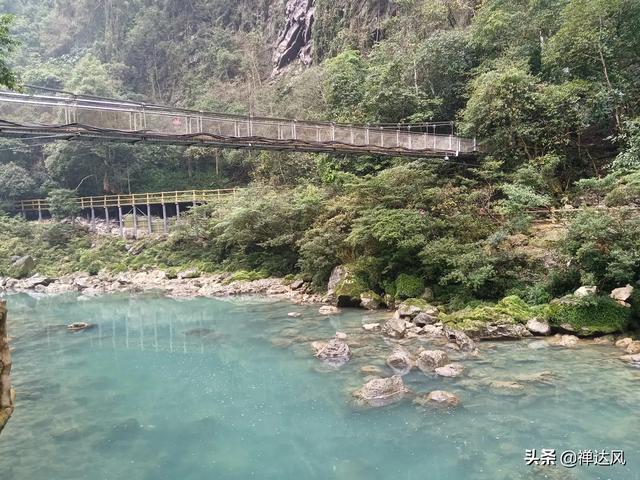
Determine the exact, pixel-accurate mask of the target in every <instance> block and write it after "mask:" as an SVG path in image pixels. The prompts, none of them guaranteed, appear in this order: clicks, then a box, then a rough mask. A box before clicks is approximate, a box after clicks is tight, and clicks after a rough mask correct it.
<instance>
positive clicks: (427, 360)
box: [416, 350, 449, 373]
mask: <svg viewBox="0 0 640 480" xmlns="http://www.w3.org/2000/svg"><path fill="white" fill-rule="evenodd" d="M448 363H449V357H448V355H447V354H446V353H445V352H443V351H442V350H422V351H421V352H420V353H419V354H418V359H417V361H416V366H417V367H418V368H419V369H420V370H422V371H423V372H425V373H430V372H433V371H434V370H435V369H436V368H440V367H444V366H445V365H446V364H448Z"/></svg>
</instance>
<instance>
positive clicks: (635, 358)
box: [620, 354, 640, 367]
mask: <svg viewBox="0 0 640 480" xmlns="http://www.w3.org/2000/svg"><path fill="white" fill-rule="evenodd" d="M620 360H622V361H623V362H626V363H629V364H631V365H633V366H634V367H640V354H635V355H623V356H622V357H620Z"/></svg>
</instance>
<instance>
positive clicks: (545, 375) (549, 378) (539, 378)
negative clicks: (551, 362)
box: [516, 370, 555, 385]
mask: <svg viewBox="0 0 640 480" xmlns="http://www.w3.org/2000/svg"><path fill="white" fill-rule="evenodd" d="M554 380H555V374H554V373H553V372H552V371H549V370H545V371H542V372H535V373H523V374H521V375H518V376H516V381H518V382H522V383H542V384H545V385H550V384H552V383H553V381H554Z"/></svg>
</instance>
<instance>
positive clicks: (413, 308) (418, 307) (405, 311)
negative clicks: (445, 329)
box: [397, 298, 440, 318]
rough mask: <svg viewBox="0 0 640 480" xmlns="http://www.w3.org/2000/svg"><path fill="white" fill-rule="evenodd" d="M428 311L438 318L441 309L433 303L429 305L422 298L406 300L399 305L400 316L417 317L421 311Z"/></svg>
mask: <svg viewBox="0 0 640 480" xmlns="http://www.w3.org/2000/svg"><path fill="white" fill-rule="evenodd" d="M422 312H424V313H426V314H427V315H429V316H430V317H434V318H438V315H439V313H440V312H439V311H438V309H437V308H436V307H434V306H433V305H429V304H428V303H427V302H426V301H424V300H420V299H415V298H412V299H409V300H405V301H404V302H402V303H401V304H400V305H399V306H398V310H397V313H398V316H400V317H411V318H414V317H416V316H417V315H418V314H419V313H422Z"/></svg>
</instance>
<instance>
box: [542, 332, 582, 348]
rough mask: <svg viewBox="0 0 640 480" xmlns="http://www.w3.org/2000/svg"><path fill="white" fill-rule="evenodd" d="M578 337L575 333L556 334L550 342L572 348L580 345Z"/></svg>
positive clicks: (557, 345)
mask: <svg viewBox="0 0 640 480" xmlns="http://www.w3.org/2000/svg"><path fill="white" fill-rule="evenodd" d="M578 341H579V339H578V337H576V336H575V335H560V334H557V335H554V336H553V337H551V338H550V339H549V343H550V344H551V345H553V346H556V347H567V348H572V347H575V346H577V345H578Z"/></svg>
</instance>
